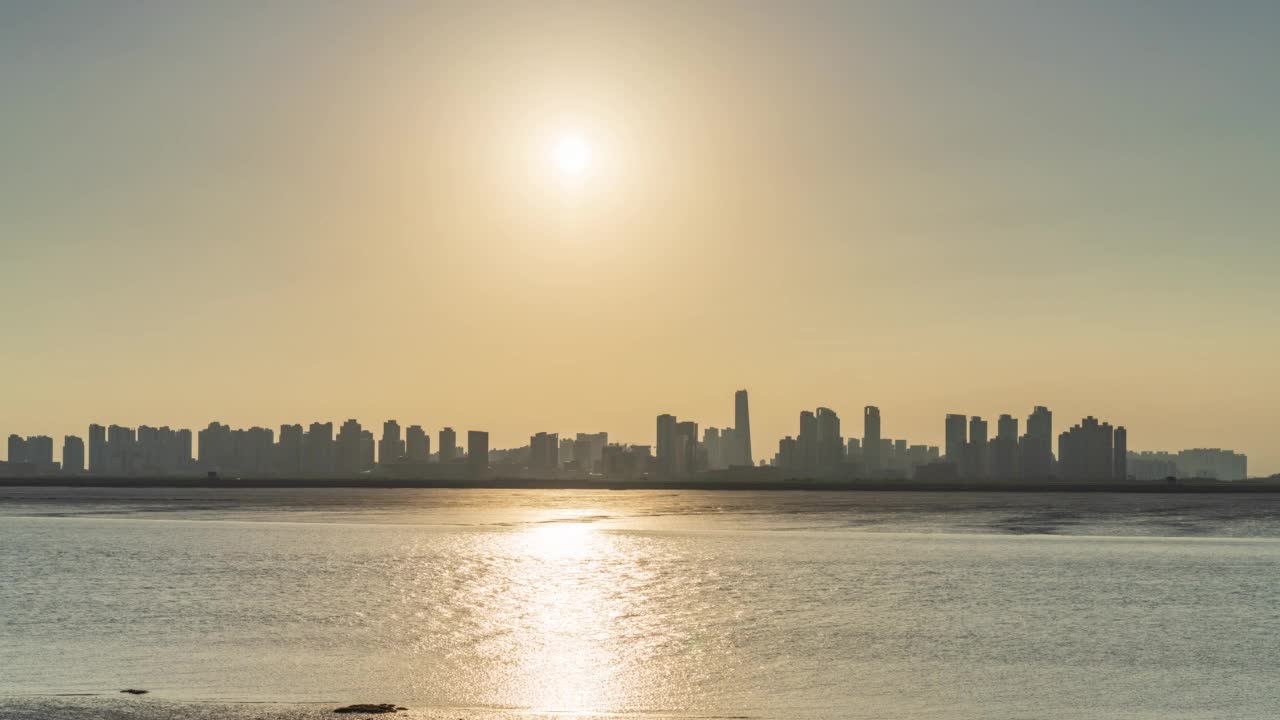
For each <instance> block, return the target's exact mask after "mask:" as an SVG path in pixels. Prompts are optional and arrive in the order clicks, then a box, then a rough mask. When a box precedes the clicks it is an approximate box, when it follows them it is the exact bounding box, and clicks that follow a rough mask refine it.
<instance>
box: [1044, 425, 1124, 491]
mask: <svg viewBox="0 0 1280 720" xmlns="http://www.w3.org/2000/svg"><path fill="white" fill-rule="evenodd" d="M1114 440H1115V437H1114V434H1113V431H1112V428H1111V425H1109V424H1108V423H1100V422H1098V420H1097V418H1095V417H1093V416H1092V415H1090V416H1089V417H1087V418H1085V419H1084V420H1082V421H1080V424H1078V425H1075V426H1074V427H1072V428H1071V429H1070V430H1067V431H1066V432H1064V433H1062V434H1061V435H1059V436H1058V455H1059V460H1058V462H1059V468H1060V469H1061V475H1062V478H1063V479H1064V480H1111V479H1113V478H1114V477H1115V475H1114V473H1115V468H1116V465H1115V458H1114V456H1113V455H1112V452H1113V444H1114Z"/></svg>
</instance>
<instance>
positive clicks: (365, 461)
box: [360, 430, 377, 472]
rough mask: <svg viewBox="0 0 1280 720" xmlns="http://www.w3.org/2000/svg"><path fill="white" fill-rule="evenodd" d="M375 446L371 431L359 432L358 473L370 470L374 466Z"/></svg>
mask: <svg viewBox="0 0 1280 720" xmlns="http://www.w3.org/2000/svg"><path fill="white" fill-rule="evenodd" d="M376 445H377V443H375V442H374V440H373V432H372V431H370V430H361V431H360V472H365V471H368V470H372V469H373V468H374V467H375V466H376V464H377V458H376V457H375V456H374V448H375V446H376Z"/></svg>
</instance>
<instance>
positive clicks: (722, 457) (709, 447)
mask: <svg viewBox="0 0 1280 720" xmlns="http://www.w3.org/2000/svg"><path fill="white" fill-rule="evenodd" d="M720 439H721V438H720V428H713V427H709V428H706V429H705V430H703V431H702V447H703V449H705V450H706V451H707V467H708V468H709V469H711V470H719V469H721V468H724V467H726V466H727V465H728V464H729V462H730V461H731V460H732V459H733V455H732V454H726V452H725V450H726V448H725V446H724V444H723V443H721V442H720Z"/></svg>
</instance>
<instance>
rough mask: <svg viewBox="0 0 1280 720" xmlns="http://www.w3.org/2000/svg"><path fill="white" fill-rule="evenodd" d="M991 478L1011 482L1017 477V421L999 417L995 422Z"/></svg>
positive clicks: (1011, 417) (1009, 416) (1002, 416)
mask: <svg viewBox="0 0 1280 720" xmlns="http://www.w3.org/2000/svg"><path fill="white" fill-rule="evenodd" d="M990 455H991V477H993V478H996V479H998V480H1012V479H1014V478H1016V477H1017V476H1018V421H1017V419H1015V418H1014V417H1013V416H1012V415H1001V416H1000V419H999V420H997V421H996V437H995V439H994V440H992V441H991V453H990Z"/></svg>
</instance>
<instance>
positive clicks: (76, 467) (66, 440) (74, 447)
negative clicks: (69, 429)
mask: <svg viewBox="0 0 1280 720" xmlns="http://www.w3.org/2000/svg"><path fill="white" fill-rule="evenodd" d="M62 472H64V473H69V474H80V473H82V472H84V440H81V439H80V438H78V437H76V436H75V435H66V436H64V437H63V438H62Z"/></svg>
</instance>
